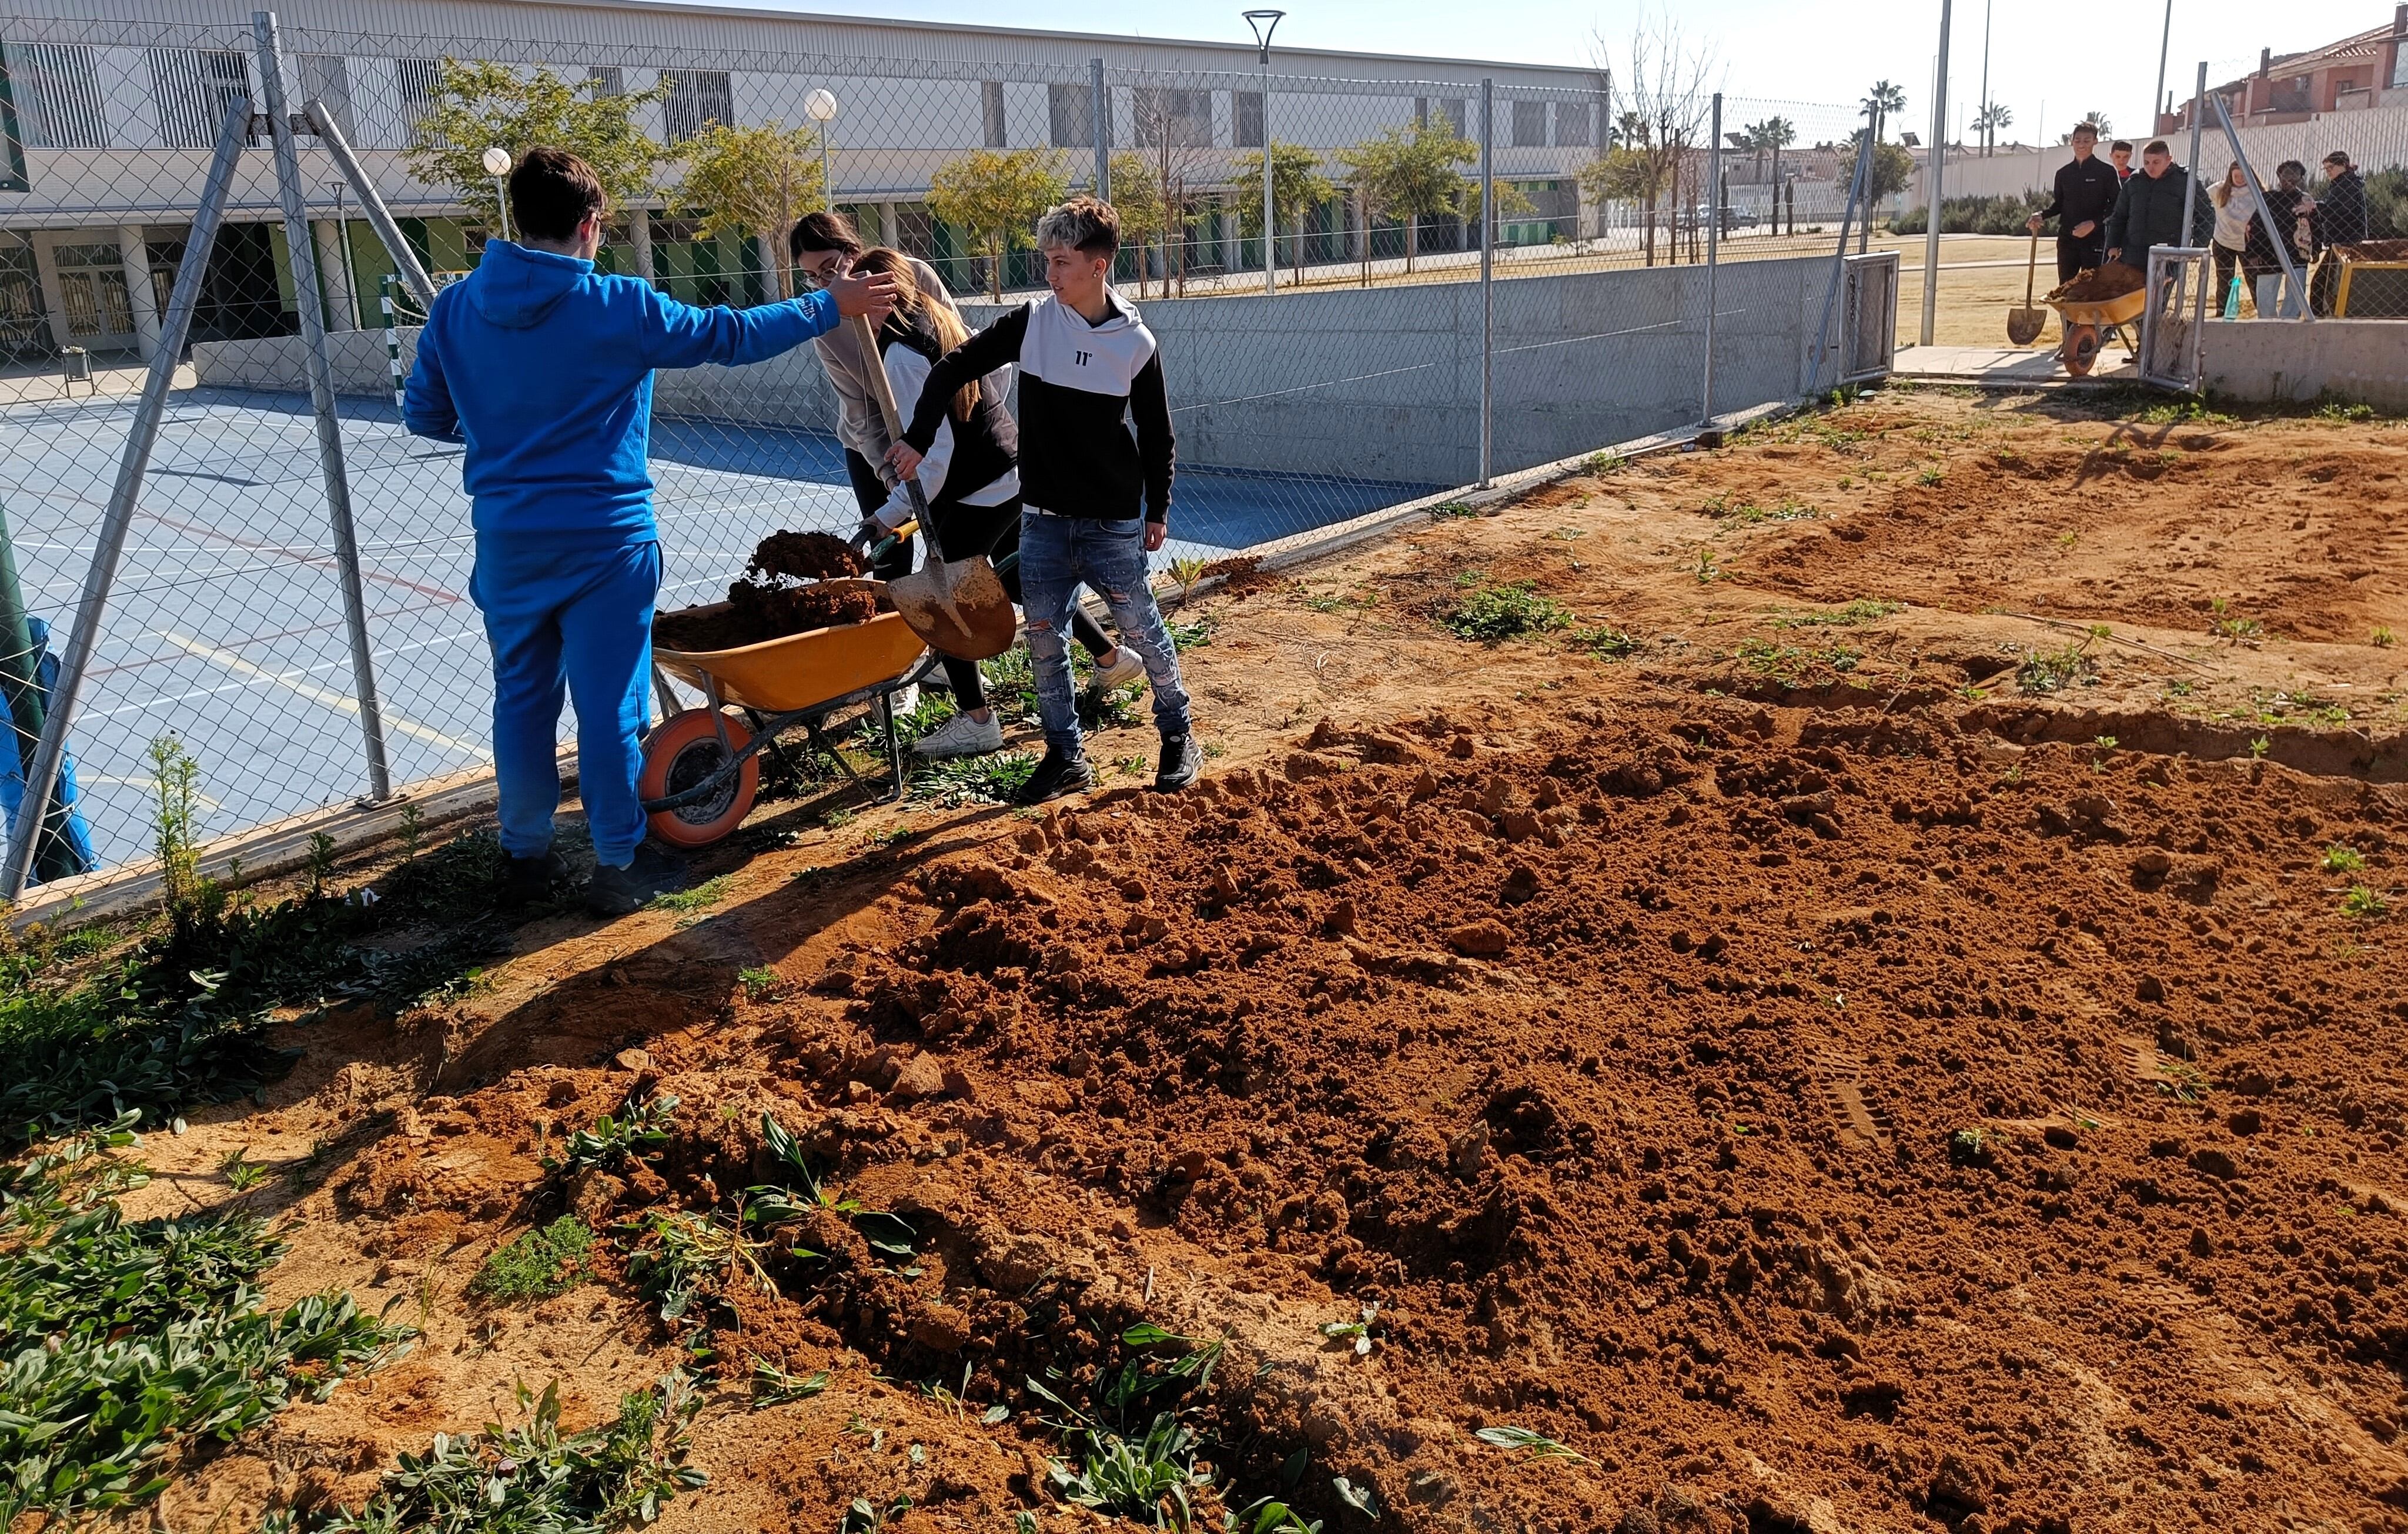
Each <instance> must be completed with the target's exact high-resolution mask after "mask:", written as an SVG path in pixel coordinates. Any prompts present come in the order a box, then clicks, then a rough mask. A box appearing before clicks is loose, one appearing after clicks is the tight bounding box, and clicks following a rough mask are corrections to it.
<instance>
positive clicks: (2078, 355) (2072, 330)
mask: <svg viewBox="0 0 2408 1534" xmlns="http://www.w3.org/2000/svg"><path fill="white" fill-rule="evenodd" d="M2104 344H2105V343H2103V342H2102V341H2100V338H2099V327H2098V326H2097V325H2068V326H2066V327H2065V345H2064V347H2063V348H2062V354H2063V356H2064V358H2065V370H2066V371H2067V372H2069V373H2071V374H2072V375H2073V376H2074V377H2075V378H2084V377H2086V376H2087V375H2088V374H2089V372H2090V368H2091V366H2092V365H2093V364H2095V363H2096V362H2098V360H2099V351H2100V347H2101V346H2102V345H2104Z"/></svg>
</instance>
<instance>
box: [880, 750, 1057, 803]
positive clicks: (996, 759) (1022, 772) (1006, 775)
mask: <svg viewBox="0 0 2408 1534" xmlns="http://www.w3.org/2000/svg"><path fill="white" fill-rule="evenodd" d="M1036 770H1037V758H1036V757H1034V756H1032V755H1030V754H1029V753H1026V752H1025V751H999V752H996V753H991V754H989V755H985V756H953V757H948V758H946V759H944V760H942V761H938V762H931V763H929V764H928V765H927V766H926V767H923V768H921V769H920V771H919V772H918V773H916V774H915V775H914V776H913V777H912V780H911V794H912V796H913V797H915V798H924V799H929V800H932V801H934V802H935V803H936V804H937V805H938V806H939V808H942V809H946V810H954V809H959V808H960V807H961V806H963V805H968V804H1010V803H1011V799H1012V796H1013V795H1015V794H1017V793H1019V792H1020V788H1021V785H1022V784H1024V783H1025V782H1027V781H1028V776H1029V774H1030V773H1032V772H1035V771H1036Z"/></svg>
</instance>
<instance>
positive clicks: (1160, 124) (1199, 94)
mask: <svg viewBox="0 0 2408 1534" xmlns="http://www.w3.org/2000/svg"><path fill="white" fill-rule="evenodd" d="M1257 99H1259V98H1257ZM1256 128H1257V130H1258V133H1257V136H1259V128H1260V122H1259V121H1258V122H1257V123H1256ZM1129 129H1130V132H1131V134H1132V135H1133V136H1135V137H1136V139H1137V142H1138V146H1139V147H1140V148H1141V149H1160V148H1162V147H1163V146H1164V145H1166V144H1167V145H1168V146H1170V147H1171V148H1173V149H1194V148H1198V147H1204V148H1209V147H1211V142H1212V93H1211V92H1210V91H1174V90H1171V89H1168V87H1164V86H1156V85H1140V86H1138V87H1137V88H1136V89H1135V90H1133V91H1131V92H1130V93H1129Z"/></svg>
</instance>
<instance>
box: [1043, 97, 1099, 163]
mask: <svg viewBox="0 0 2408 1534" xmlns="http://www.w3.org/2000/svg"><path fill="white" fill-rule="evenodd" d="M1111 102H1112V98H1111V92H1110V91H1107V92H1105V93H1104V109H1105V110H1106V111H1110V110H1111ZM1045 115H1046V118H1047V120H1048V126H1050V127H1051V128H1052V129H1053V134H1052V137H1053V139H1054V148H1055V149H1063V150H1085V149H1093V148H1095V147H1096V93H1095V88H1094V87H1093V86H1088V85H1049V86H1047V87H1046V88H1045ZM1104 142H1105V143H1106V144H1107V145H1109V144H1110V143H1111V128H1110V126H1109V124H1108V125H1107V127H1106V129H1105V134H1104Z"/></svg>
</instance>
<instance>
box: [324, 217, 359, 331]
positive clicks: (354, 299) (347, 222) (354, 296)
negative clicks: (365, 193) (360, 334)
mask: <svg viewBox="0 0 2408 1534" xmlns="http://www.w3.org/2000/svg"><path fill="white" fill-rule="evenodd" d="M326 190H327V191H329V192H331V193H333V194H335V244H336V246H337V248H338V249H339V250H340V251H342V252H343V292H344V293H345V294H349V295H350V302H351V328H352V329H353V330H357V329H359V328H360V280H359V277H358V274H356V273H354V272H353V271H352V270H351V203H350V197H351V183H350V182H348V181H328V182H327V183H326Z"/></svg>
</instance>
